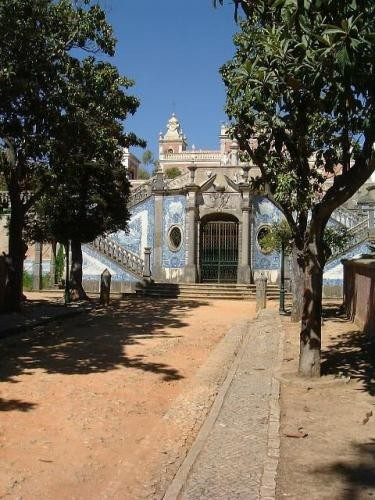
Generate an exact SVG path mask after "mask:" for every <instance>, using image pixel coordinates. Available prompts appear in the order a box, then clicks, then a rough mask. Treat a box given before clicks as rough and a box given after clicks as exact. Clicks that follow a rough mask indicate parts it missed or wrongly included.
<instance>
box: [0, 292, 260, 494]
mask: <svg viewBox="0 0 375 500" xmlns="http://www.w3.org/2000/svg"><path fill="white" fill-rule="evenodd" d="M253 314H254V304H253V303H249V302H242V301H240V302H235V301H213V302H211V303H209V302H204V301H201V302H194V301H157V300H155V301H141V300H135V299H132V300H131V299H129V300H126V301H122V302H121V303H118V305H117V306H116V307H111V308H110V309H108V310H99V309H98V310H96V311H93V312H92V313H90V314H89V315H80V316H78V317H76V318H72V319H69V320H65V321H64V322H62V321H58V322H56V323H51V324H50V325H47V326H45V327H40V328H39V329H37V330H36V331H34V333H33V334H32V335H30V336H28V337H25V336H24V337H17V338H10V339H5V340H3V341H2V342H1V399H0V410H1V424H0V457H1V462H2V467H1V469H0V498H14V499H20V500H21V499H24V500H29V499H30V500H31V499H41V498H43V499H52V498H53V499H67V498H69V499H75V498H76V499H89V498H90V499H102V498H103V499H104V498H108V499H116V498H119V499H120V498H121V499H125V500H126V499H129V500H137V499H138V498H159V497H160V494H161V492H162V491H163V489H164V488H165V486H166V483H167V482H168V480H169V478H170V477H171V476H172V475H173V473H174V471H175V470H176V468H177V466H178V464H179V463H180V462H181V460H182V458H183V456H184V453H185V452H186V448H187V447H188V446H189V444H190V443H191V441H192V439H193V437H194V434H195V432H196V431H197V430H198V428H199V426H200V423H201V421H202V419H203V417H204V415H205V414H206V412H207V410H208V408H209V406H210V403H211V401H212V399H213V397H214V395H215V391H216V389H217V386H218V383H219V382H220V380H221V379H222V377H223V376H225V372H226V368H227V366H229V364H230V361H231V359H229V358H230V355H229V354H230V353H229V352H228V351H225V349H222V350H221V351H220V349H216V351H217V352H216V351H215V349H214V348H215V347H216V346H217V345H218V343H219V342H220V340H221V339H222V337H223V336H224V334H225V333H226V332H227V331H228V329H229V328H230V327H231V325H233V324H238V323H241V322H244V321H249V319H250V318H251V317H252V315H253ZM219 345H220V344H219ZM213 351H214V352H215V353H216V354H215V356H216V358H215V360H214V362H211V363H209V359H210V358H209V356H210V354H211V356H212V352H213ZM231 354H232V355H233V352H232V353H231Z"/></svg>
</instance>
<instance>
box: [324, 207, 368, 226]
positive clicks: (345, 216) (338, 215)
mask: <svg viewBox="0 0 375 500" xmlns="http://www.w3.org/2000/svg"><path fill="white" fill-rule="evenodd" d="M332 218H333V219H334V220H335V221H337V222H339V223H340V224H342V225H343V226H345V227H348V228H352V227H354V226H356V225H358V224H360V223H361V222H363V221H364V220H365V219H366V220H367V217H366V215H363V214H360V213H358V211H357V210H349V209H348V208H345V207H338V208H336V210H335V211H334V212H333V214H332Z"/></svg>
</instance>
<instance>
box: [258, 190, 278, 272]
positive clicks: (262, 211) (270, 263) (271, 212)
mask: <svg viewBox="0 0 375 500" xmlns="http://www.w3.org/2000/svg"><path fill="white" fill-rule="evenodd" d="M280 215H281V214H280V211H279V210H278V209H277V208H276V207H275V205H274V204H273V203H271V202H270V201H269V200H268V199H267V198H264V197H263V196H255V197H254V199H253V216H254V225H253V233H252V243H253V244H252V268H253V269H254V270H258V269H267V270H272V269H278V268H279V267H280V255H279V253H278V252H271V253H269V254H264V253H263V252H261V250H260V248H259V246H258V243H257V234H258V231H259V229H260V228H261V227H262V226H264V225H267V224H272V223H274V222H278V221H279V220H280Z"/></svg>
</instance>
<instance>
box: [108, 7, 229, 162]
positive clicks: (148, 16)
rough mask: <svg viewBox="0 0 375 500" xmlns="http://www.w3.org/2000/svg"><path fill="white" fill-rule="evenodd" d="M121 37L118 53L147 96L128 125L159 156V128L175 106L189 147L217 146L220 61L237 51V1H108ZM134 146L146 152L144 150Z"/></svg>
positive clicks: (123, 69)
mask: <svg viewBox="0 0 375 500" xmlns="http://www.w3.org/2000/svg"><path fill="white" fill-rule="evenodd" d="M101 3H102V6H103V7H104V8H105V9H106V11H107V15H108V19H109V21H110V23H111V24H112V26H113V29H114V34H115V37H116V38H117V40H118V45H117V50H116V55H115V57H114V58H112V63H113V64H115V65H116V66H117V67H118V68H119V70H120V73H121V74H123V75H125V76H127V77H129V78H131V79H133V80H134V81H135V85H134V87H132V88H131V89H130V90H129V93H131V94H133V95H135V96H137V97H138V98H139V99H140V102H141V104H140V107H139V108H138V111H137V113H136V114H135V115H134V116H133V117H130V118H129V119H127V120H126V130H127V131H132V132H135V133H136V134H137V135H138V136H139V137H142V138H143V139H145V140H146V141H147V149H150V150H151V151H152V152H153V153H154V156H155V157H157V155H158V137H159V132H163V133H164V132H165V130H166V124H167V121H168V119H169V117H170V116H171V114H172V112H175V113H176V115H177V117H178V118H179V120H180V123H181V126H182V129H183V132H184V133H185V134H186V136H187V140H188V148H191V146H192V145H193V144H194V145H195V147H196V149H218V148H219V138H218V136H219V130H220V124H221V122H225V121H226V115H225V112H224V105H225V88H224V85H223V83H222V82H221V77H220V75H219V68H220V66H221V65H222V64H223V63H225V62H226V61H227V60H229V59H231V57H232V56H233V54H234V48H233V42H232V37H233V34H234V33H235V31H236V24H235V22H234V19H233V4H232V3H231V1H230V0H226V2H225V3H226V4H225V5H224V6H223V7H220V8H217V9H215V8H214V7H213V2H212V0H158V1H156V0H102V2H101ZM133 152H134V153H135V154H136V155H137V156H138V157H139V158H141V156H142V153H143V151H142V150H141V149H135V150H133Z"/></svg>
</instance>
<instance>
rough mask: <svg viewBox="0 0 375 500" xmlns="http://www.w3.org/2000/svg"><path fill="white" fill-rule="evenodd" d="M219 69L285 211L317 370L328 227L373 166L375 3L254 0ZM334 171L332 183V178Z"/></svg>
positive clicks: (307, 371) (305, 368)
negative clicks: (230, 57) (229, 55)
mask: <svg viewBox="0 0 375 500" xmlns="http://www.w3.org/2000/svg"><path fill="white" fill-rule="evenodd" d="M236 4H238V5H239V4H241V5H242V6H243V4H245V7H246V11H245V13H246V16H247V19H246V20H245V21H243V22H242V23H241V25H240V27H241V31H240V32H239V33H238V34H237V35H235V38H234V41H235V46H236V54H235V56H234V58H233V60H232V61H230V62H228V63H227V64H226V65H225V66H224V67H223V68H222V70H221V72H222V76H223V79H224V83H225V85H226V87H227V104H226V110H227V113H228V115H229V117H230V118H231V120H232V129H231V130H232V134H233V136H234V137H235V138H236V139H237V140H238V142H239V145H240V148H241V150H242V151H243V152H244V155H245V157H247V159H248V160H251V161H252V162H253V163H254V164H255V165H257V166H258V167H259V169H260V171H261V178H260V179H259V180H257V181H256V182H255V183H254V187H258V188H259V187H262V188H263V189H264V191H265V192H266V194H267V196H268V197H269V198H270V199H271V200H272V201H273V202H274V203H275V204H276V206H278V207H279V209H280V210H281V211H282V212H283V214H284V217H285V218H286V220H287V222H288V224H289V226H290V230H291V233H292V238H293V262H294V268H295V276H298V272H299V273H300V275H301V277H302V278H303V281H302V280H301V283H302V285H303V287H302V288H301V297H303V313H302V324H301V334H300V364H299V371H300V373H301V374H302V375H306V376H319V375H320V349H321V307H322V275H323V268H324V264H325V262H326V260H327V258H328V255H329V251H328V248H327V246H326V244H325V243H324V239H323V234H324V230H325V227H326V225H327V222H328V220H329V218H330V216H331V214H332V212H333V211H334V210H335V209H336V208H337V207H338V206H340V205H341V204H342V203H344V202H345V201H347V200H348V199H349V198H350V197H351V196H352V195H353V194H354V193H355V192H356V191H357V190H358V188H359V187H360V186H361V185H362V184H363V183H364V182H365V181H366V180H367V179H368V178H369V176H370V175H371V173H372V172H373V171H374V170H375V159H374V157H373V144H374V140H375V86H374V77H375V75H374V68H375V45H374V40H375V4H374V3H373V2H368V1H364V0H351V1H348V2H341V1H339V0H307V1H300V0H275V1H273V2H269V1H261V0H253V1H251V2H250V1H248V2H236ZM329 176H330V177H331V178H333V182H329V181H328V180H327V178H328V177H329Z"/></svg>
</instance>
